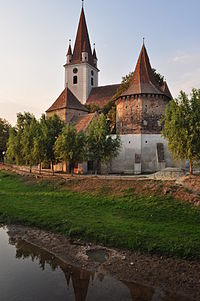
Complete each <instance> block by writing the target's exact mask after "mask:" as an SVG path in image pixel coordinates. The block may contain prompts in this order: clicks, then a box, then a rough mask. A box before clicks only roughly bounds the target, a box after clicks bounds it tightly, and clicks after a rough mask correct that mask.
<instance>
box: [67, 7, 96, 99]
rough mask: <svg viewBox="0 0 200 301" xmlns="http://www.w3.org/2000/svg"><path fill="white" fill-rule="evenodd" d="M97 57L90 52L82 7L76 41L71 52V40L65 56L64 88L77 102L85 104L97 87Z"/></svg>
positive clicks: (94, 52) (94, 51)
mask: <svg viewBox="0 0 200 301" xmlns="http://www.w3.org/2000/svg"><path fill="white" fill-rule="evenodd" d="M97 61H98V60H97V55H96V50H95V44H94V49H93V51H92V49H91V44H90V38H89V34H88V29H87V23H86V19H85V12H84V7H83V6H82V10H81V15H80V20H79V25H78V30H77V35H76V41H75V45H74V49H73V51H72V46H71V40H70V42H69V48H68V52H67V55H66V64H65V65H64V67H65V87H66V86H67V87H68V88H69V89H70V90H71V92H72V93H73V94H74V95H75V96H76V97H77V98H78V100H79V101H80V102H81V103H82V104H85V103H86V100H87V99H88V96H89V94H90V92H91V90H92V88H95V87H98V72H99V70H98V68H97Z"/></svg>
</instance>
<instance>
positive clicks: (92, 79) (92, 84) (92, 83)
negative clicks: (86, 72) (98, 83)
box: [91, 77, 94, 86]
mask: <svg viewBox="0 0 200 301" xmlns="http://www.w3.org/2000/svg"><path fill="white" fill-rule="evenodd" d="M91 86H94V78H93V77H92V78H91Z"/></svg>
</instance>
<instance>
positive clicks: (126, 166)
mask: <svg viewBox="0 0 200 301" xmlns="http://www.w3.org/2000/svg"><path fill="white" fill-rule="evenodd" d="M113 137H115V136H113ZM120 139H121V143H122V147H121V150H120V153H119V155H118V157H117V158H115V159H114V160H112V162H111V164H110V172H111V173H125V174H138V173H139V172H140V173H145V172H155V171H158V170H160V169H161V168H164V167H182V166H183V165H182V163H181V162H174V161H173V160H172V157H171V155H170V153H169V151H168V142H167V141H166V140H165V139H164V138H163V137H162V136H161V135H159V134H155V135H152V134H146V135H145V134H138V135H121V136H120ZM157 143H163V145H164V157H165V164H159V163H158V159H157ZM135 154H138V155H139V154H140V155H141V167H139V165H138V164H136V163H135Z"/></svg>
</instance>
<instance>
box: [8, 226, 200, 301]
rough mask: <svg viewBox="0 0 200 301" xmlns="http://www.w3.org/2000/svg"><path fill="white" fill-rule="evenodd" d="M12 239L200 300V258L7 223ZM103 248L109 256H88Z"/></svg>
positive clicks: (90, 267)
mask: <svg viewBox="0 0 200 301" xmlns="http://www.w3.org/2000/svg"><path fill="white" fill-rule="evenodd" d="M8 230H9V236H10V238H11V239H12V240H18V239H22V240H25V241H26V242H28V243H31V244H34V245H36V246H38V247H40V248H43V249H44V250H47V251H49V252H51V253H52V254H54V255H55V256H56V257H58V258H59V259H61V260H63V261H64V262H66V263H67V264H70V265H74V266H79V267H82V268H84V269H87V270H90V271H97V272H99V273H101V274H110V275H112V276H114V277H115V278H117V279H119V280H123V281H128V282H131V281H132V282H137V283H140V284H143V285H146V286H149V287H150V286H151V287H160V288H161V289H163V290H167V291H171V292H174V293H176V294H180V295H185V296H187V297H189V298H192V299H194V300H200V262H198V261H186V260H180V259H173V258H165V257H158V256H147V255H144V254H139V253H137V252H126V251H120V250H117V249H109V248H103V247H102V246H96V245H93V244H88V243H85V242H81V241H69V240H67V239H66V238H65V237H64V236H62V235H56V234H53V233H49V232H46V231H42V230H38V229H34V228H29V227H23V226H8ZM102 249H103V250H104V251H106V253H107V254H108V258H107V260H106V262H104V263H98V262H95V261H93V260H91V259H89V258H88V256H87V254H88V252H94V251H97V250H102Z"/></svg>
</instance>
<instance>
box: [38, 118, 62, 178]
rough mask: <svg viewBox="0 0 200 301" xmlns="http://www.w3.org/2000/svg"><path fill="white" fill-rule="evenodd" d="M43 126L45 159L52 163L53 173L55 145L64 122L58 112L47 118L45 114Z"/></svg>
mask: <svg viewBox="0 0 200 301" xmlns="http://www.w3.org/2000/svg"><path fill="white" fill-rule="evenodd" d="M41 126H42V131H43V135H44V141H45V159H46V160H47V161H49V162H50V163H51V169H52V174H54V163H55V153H54V145H55V142H56V140H57V138H58V137H59V135H60V134H61V132H62V129H63V127H64V122H63V121H62V120H61V119H60V118H59V117H58V116H57V115H56V114H54V115H53V116H52V117H50V118H47V119H46V118H45V116H44V115H43V117H42V120H41Z"/></svg>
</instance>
